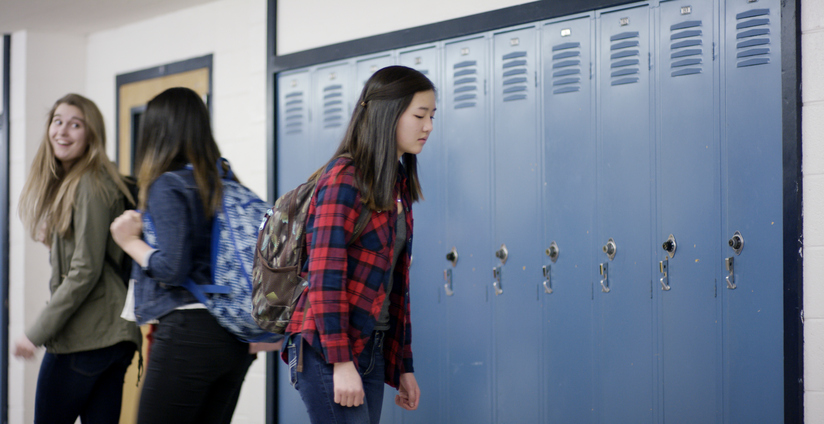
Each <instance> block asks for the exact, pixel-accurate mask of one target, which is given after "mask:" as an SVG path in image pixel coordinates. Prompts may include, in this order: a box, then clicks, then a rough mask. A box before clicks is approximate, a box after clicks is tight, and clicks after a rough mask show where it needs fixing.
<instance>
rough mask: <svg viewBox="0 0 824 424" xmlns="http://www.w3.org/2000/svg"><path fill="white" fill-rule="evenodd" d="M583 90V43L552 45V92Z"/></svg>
mask: <svg viewBox="0 0 824 424" xmlns="http://www.w3.org/2000/svg"><path fill="white" fill-rule="evenodd" d="M576 91H581V43H578V42H571V43H561V44H556V45H554V46H552V94H563V93H573V92H576Z"/></svg>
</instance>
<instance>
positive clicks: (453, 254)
mask: <svg viewBox="0 0 824 424" xmlns="http://www.w3.org/2000/svg"><path fill="white" fill-rule="evenodd" d="M446 260H447V261H449V262H452V266H453V267H454V266H457V265H458V251H457V250H456V249H455V247H454V246H453V247H452V250H450V251H449V253H447V254H446Z"/></svg>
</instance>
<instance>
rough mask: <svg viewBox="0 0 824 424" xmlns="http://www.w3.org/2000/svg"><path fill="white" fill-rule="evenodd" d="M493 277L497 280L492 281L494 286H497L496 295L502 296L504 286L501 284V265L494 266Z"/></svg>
mask: <svg viewBox="0 0 824 424" xmlns="http://www.w3.org/2000/svg"><path fill="white" fill-rule="evenodd" d="M492 278H494V279H495V281H493V282H492V287H494V288H495V296H500V295H502V294H503V293H504V288H503V286H502V285H501V267H499V266H496V267H494V268H492Z"/></svg>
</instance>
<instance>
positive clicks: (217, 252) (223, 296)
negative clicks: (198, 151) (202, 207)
mask: <svg viewBox="0 0 824 424" xmlns="http://www.w3.org/2000/svg"><path fill="white" fill-rule="evenodd" d="M226 164H227V165H228V162H226ZM232 175H233V174H232V171H231V168H229V170H228V172H227V173H226V175H224V176H223V180H222V183H223V207H222V208H221V210H220V211H218V213H216V214H215V218H214V220H213V224H212V246H211V249H212V250H211V253H212V260H211V266H212V284H197V283H195V282H194V281H192V280H187V281H186V282H185V283H184V284H183V287H185V288H186V289H187V290H189V291H190V292H192V294H193V295H194V296H195V298H197V300H198V301H199V302H201V303H203V304H204V305H205V306H206V309H208V310H209V312H210V313H211V314H212V315H213V316H214V317H215V318H216V319H217V321H218V322H219V323H220V325H222V326H223V328H225V329H226V330H228V331H229V332H230V333H232V334H234V335H235V336H236V337H237V338H238V339H240V340H241V341H244V342H247V343H252V342H276V341H278V340H280V339H281V338H282V337H283V336H281V335H280V334H272V333H271V332H269V331H266V330H263V329H261V328H260V327H259V326H258V325H257V323H255V321H254V320H253V319H252V316H251V315H250V314H249V305H250V304H251V302H252V300H251V299H252V280H251V271H252V264H253V262H254V256H255V252H254V249H255V242H256V240H257V235H258V234H257V233H258V226H259V225H260V220H261V219H262V218H263V216H264V214H265V213H266V211H267V210H268V209H269V205H268V204H267V203H266V202H264V201H263V200H261V199H260V198H259V197H258V196H257V195H255V193H253V192H252V191H251V190H249V189H248V188H246V187H244V186H243V185H241V184H239V183H238V182H236V181H234V180H233V179H232ZM143 235H144V238H145V240H146V242H147V243H148V244H149V245H150V246H155V245H156V240H157V236H156V232H155V228H154V223H153V222H152V218H151V216H150V214H149V213H148V212H147V213H144V214H143Z"/></svg>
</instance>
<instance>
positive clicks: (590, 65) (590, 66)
mask: <svg viewBox="0 0 824 424" xmlns="http://www.w3.org/2000/svg"><path fill="white" fill-rule="evenodd" d="M589 79H592V62H589Z"/></svg>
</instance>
